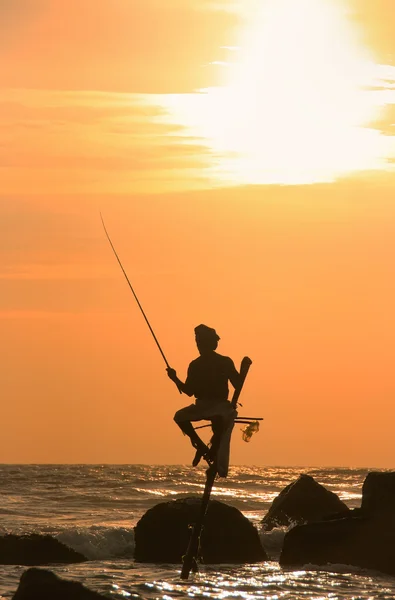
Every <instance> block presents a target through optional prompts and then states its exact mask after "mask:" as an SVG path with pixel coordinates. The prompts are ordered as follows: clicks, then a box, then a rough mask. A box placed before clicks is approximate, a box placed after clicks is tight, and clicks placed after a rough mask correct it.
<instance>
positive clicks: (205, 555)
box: [134, 498, 267, 564]
mask: <svg viewBox="0 0 395 600" xmlns="http://www.w3.org/2000/svg"><path fill="white" fill-rule="evenodd" d="M200 504H201V499H200V498H186V499H180V500H174V501H171V502H163V503H161V504H157V505H156V506H154V507H153V508H151V509H149V510H148V511H147V512H146V513H145V515H144V516H143V517H142V518H141V519H140V521H139V522H138V523H137V525H136V527H135V530H134V531H135V555H134V558H135V560H136V561H137V562H148V563H173V564H174V563H175V564H177V563H181V562H182V556H183V555H184V554H185V552H186V550H187V547H188V543H189V538H190V534H191V529H190V527H189V526H190V525H191V524H193V523H194V522H195V520H196V518H197V515H198V512H199V509H200ZM200 541H201V557H202V560H203V562H204V563H206V564H216V563H233V564H243V563H251V562H259V561H263V560H267V555H266V553H265V551H264V549H263V547H262V545H261V542H260V538H259V535H258V531H257V530H256V528H255V527H254V526H253V524H252V523H251V522H250V521H249V520H248V519H247V518H246V517H244V516H243V515H242V513H241V512H240V511H239V510H238V509H237V508H234V507H232V506H228V505H227V504H224V503H223V502H218V501H217V500H210V503H209V506H208V509H207V513H206V517H205V522H204V528H203V530H202V534H201V538H200Z"/></svg>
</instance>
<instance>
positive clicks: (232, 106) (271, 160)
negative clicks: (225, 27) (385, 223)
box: [163, 0, 395, 184]
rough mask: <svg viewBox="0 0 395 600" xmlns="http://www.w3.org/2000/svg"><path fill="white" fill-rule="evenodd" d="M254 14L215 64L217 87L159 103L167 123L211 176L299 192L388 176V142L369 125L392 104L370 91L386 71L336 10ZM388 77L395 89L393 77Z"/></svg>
mask: <svg viewBox="0 0 395 600" xmlns="http://www.w3.org/2000/svg"><path fill="white" fill-rule="evenodd" d="M254 9H255V10H254V11H252V13H251V17H250V19H246V24H245V26H244V28H243V29H242V31H241V33H240V35H239V38H240V43H239V45H238V46H236V47H231V48H228V54H229V59H228V62H220V63H219V64H218V67H219V68H221V69H222V70H223V74H222V78H223V85H221V86H217V87H213V88H210V89H205V90H200V92H199V93H195V94H187V95H184V94H178V95H167V96H166V97H165V98H164V99H163V104H164V106H165V107H166V108H167V109H168V110H169V112H170V116H169V118H170V120H172V121H178V122H180V123H182V124H183V125H184V126H185V127H186V128H187V131H188V133H189V135H191V136H196V137H197V138H203V140H205V143H206V144H207V146H208V147H209V148H210V149H211V151H212V152H213V154H214V155H215V157H216V159H217V160H216V161H215V162H216V165H215V166H213V167H212V169H211V171H212V173H213V176H214V177H217V178H219V180H220V181H225V182H227V183H239V184H242V183H253V184H260V183H282V184H296V183H316V182H323V181H332V180H334V179H335V178H337V177H339V176H344V175H346V174H349V173H351V172H357V171H366V170H368V171H369V170H380V169H388V168H389V163H388V162H387V159H388V158H390V157H393V156H395V145H394V142H393V139H389V138H386V137H385V136H384V135H382V134H381V133H380V132H379V131H377V130H375V129H373V128H372V127H370V125H371V123H372V122H373V121H374V119H375V118H377V115H378V113H379V110H380V108H381V106H382V105H383V104H385V103H395V90H391V91H389V92H388V93H386V95H385V96H384V95H383V94H384V93H385V92H383V93H382V94H381V95H380V94H378V93H377V91H375V89H376V86H377V85H382V83H383V81H382V77H383V74H382V71H383V68H382V66H381V65H377V64H375V62H374V60H373V58H372V56H371V55H370V54H369V51H368V50H367V49H366V47H364V46H363V45H362V44H361V42H360V40H359V39H358V37H357V34H356V31H355V28H354V29H353V26H352V24H351V23H350V21H349V20H348V19H347V14H346V12H345V10H344V6H343V5H342V3H339V2H334V1H333V0H269V1H267V2H262V3H254ZM246 14H247V15H248V11H247V10H246ZM385 77H386V78H389V79H390V80H392V81H395V69H394V68H393V67H392V68H391V67H388V68H387V69H386V71H385Z"/></svg>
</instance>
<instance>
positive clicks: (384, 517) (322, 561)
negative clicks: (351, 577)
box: [280, 472, 395, 575]
mask: <svg viewBox="0 0 395 600" xmlns="http://www.w3.org/2000/svg"><path fill="white" fill-rule="evenodd" d="M394 501H395V473H377V472H372V473H369V474H368V475H367V477H366V479H365V481H364V484H363V487H362V504H361V507H360V508H357V509H354V510H348V511H345V512H344V513H340V514H337V515H333V516H332V517H331V518H327V519H326V520H312V521H308V522H307V523H305V524H304V525H298V526H296V527H294V528H292V529H291V530H290V531H288V533H287V534H286V536H285V538H284V545H283V548H282V552H281V556H280V564H281V566H283V567H290V568H292V567H300V566H303V565H306V564H314V565H326V564H333V565H336V564H342V565H352V566H355V567H361V568H364V569H371V570H376V571H381V572H382V573H387V574H389V575H395V502H394ZM328 517H329V515H328Z"/></svg>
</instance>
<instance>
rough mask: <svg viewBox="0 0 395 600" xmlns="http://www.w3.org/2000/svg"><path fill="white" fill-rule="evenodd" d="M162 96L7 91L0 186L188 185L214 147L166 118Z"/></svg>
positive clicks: (0, 129)
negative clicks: (161, 182) (162, 182)
mask: <svg viewBox="0 0 395 600" xmlns="http://www.w3.org/2000/svg"><path fill="white" fill-rule="evenodd" d="M160 100H161V98H160V97H159V96H154V95H148V96H143V95H137V94H136V95H133V94H119V93H115V94H110V93H106V94H102V93H96V94H94V93H89V94H86V93H84V92H82V93H81V92H73V93H71V92H65V93H64V94H62V93H61V92H59V91H57V92H51V91H47V92H44V91H38V92H36V91H34V90H19V91H18V90H11V91H8V92H7V91H6V92H3V94H0V135H1V139H2V144H1V145H0V169H1V170H2V177H1V184H0V188H1V191H2V192H3V193H13V194H15V193H24V192H27V191H33V192H35V193H55V192H60V191H64V192H68V193H70V192H75V193H78V192H89V191H94V192H97V191H100V190H101V191H107V192H111V191H123V192H131V191H136V190H142V189H143V188H144V187H145V186H146V185H148V186H149V187H150V188H151V189H152V188H155V187H157V186H158V182H160V181H161V180H164V179H165V180H167V183H166V185H167V186H168V185H169V181H170V180H171V179H173V180H174V181H176V180H177V179H178V178H179V180H183V181H184V185H185V180H186V179H188V178H191V180H193V179H197V173H198V170H202V169H203V168H204V167H209V166H210V160H211V153H210V151H209V149H208V148H207V146H206V145H205V144H204V143H203V142H202V140H201V139H199V138H193V137H190V136H188V134H187V132H186V129H185V128H184V127H183V126H182V125H178V124H176V123H173V122H172V121H171V120H170V118H168V115H167V112H166V110H165V109H164V108H163V107H161V106H160ZM193 170H196V173H193ZM200 177H202V176H201V175H200ZM206 177H207V176H206V175H204V178H205V179H206ZM177 185H178V186H179V185H180V183H179V182H178V183H177ZM192 185H194V184H193V182H192ZM136 186H137V187H136Z"/></svg>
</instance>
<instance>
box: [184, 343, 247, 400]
mask: <svg viewBox="0 0 395 600" xmlns="http://www.w3.org/2000/svg"><path fill="white" fill-rule="evenodd" d="M238 378H239V374H238V372H237V371H236V368H235V366H234V363H233V361H232V359H231V358H229V357H228V356H222V355H221V354H218V353H217V352H209V353H205V354H203V355H201V356H199V357H198V358H196V359H195V360H193V361H192V362H191V364H190V365H189V368H188V376H187V380H186V382H185V388H186V390H185V391H186V393H187V394H188V395H191V396H192V395H193V396H195V398H196V399H197V401H198V402H199V403H201V402H202V403H206V402H210V403H211V402H223V401H225V400H227V399H228V396H229V386H228V381H231V383H232V385H233V386H236V385H237V384H238Z"/></svg>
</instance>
